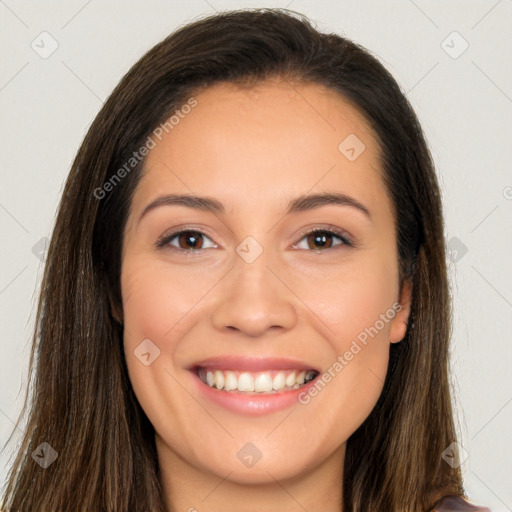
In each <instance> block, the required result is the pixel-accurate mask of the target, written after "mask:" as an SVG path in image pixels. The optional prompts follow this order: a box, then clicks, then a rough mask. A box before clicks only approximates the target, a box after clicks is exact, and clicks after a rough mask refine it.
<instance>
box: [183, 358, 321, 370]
mask: <svg viewBox="0 0 512 512" xmlns="http://www.w3.org/2000/svg"><path fill="white" fill-rule="evenodd" d="M197 368H211V369H213V370H242V371H248V372H251V371H252V372H257V371H265V370H288V369H296V370H315V371H318V370H316V368H315V367H313V366H311V365H310V364H307V363H303V362H301V361H297V360H295V359H288V358H282V357H279V358H277V357H250V356H234V355H228V356H216V357H209V358H208V359H203V360H202V361H198V362H196V363H193V364H192V365H190V366H189V368H188V369H189V370H194V369H197Z"/></svg>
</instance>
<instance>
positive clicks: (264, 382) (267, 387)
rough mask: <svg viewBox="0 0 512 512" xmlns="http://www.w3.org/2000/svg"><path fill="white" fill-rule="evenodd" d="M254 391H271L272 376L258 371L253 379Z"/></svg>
mask: <svg viewBox="0 0 512 512" xmlns="http://www.w3.org/2000/svg"><path fill="white" fill-rule="evenodd" d="M254 391H265V392H267V393H268V392H269V391H272V377H271V376H270V375H269V374H268V373H260V374H259V375H258V376H257V377H256V379H254Z"/></svg>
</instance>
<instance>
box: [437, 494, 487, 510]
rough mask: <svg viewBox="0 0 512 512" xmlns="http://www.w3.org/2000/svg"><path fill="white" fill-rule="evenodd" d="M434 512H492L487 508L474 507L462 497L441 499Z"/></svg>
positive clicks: (449, 496)
mask: <svg viewBox="0 0 512 512" xmlns="http://www.w3.org/2000/svg"><path fill="white" fill-rule="evenodd" d="M431 510H432V512H460V511H464V512H491V509H489V508H487V507H481V506H477V505H472V504H471V503H469V502H467V501H466V500H465V499H463V498H461V497H460V496H452V495H447V496H444V497H443V498H441V499H440V500H439V501H438V502H437V503H436V505H435V507H434V508H433V509H431Z"/></svg>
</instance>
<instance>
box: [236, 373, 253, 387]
mask: <svg viewBox="0 0 512 512" xmlns="http://www.w3.org/2000/svg"><path fill="white" fill-rule="evenodd" d="M238 391H254V379H253V377H252V375H251V374H250V373H247V372H244V373H241V374H240V376H239V377H238Z"/></svg>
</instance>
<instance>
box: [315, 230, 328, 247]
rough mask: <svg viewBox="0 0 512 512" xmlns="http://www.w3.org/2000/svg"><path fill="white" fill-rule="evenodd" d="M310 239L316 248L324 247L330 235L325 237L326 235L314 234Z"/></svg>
mask: <svg viewBox="0 0 512 512" xmlns="http://www.w3.org/2000/svg"><path fill="white" fill-rule="evenodd" d="M311 237H312V239H313V242H314V244H315V245H316V246H321V247H324V246H325V245H326V243H327V241H326V240H327V238H329V237H330V235H327V234H325V233H324V234H319V233H315V234H313V235H311Z"/></svg>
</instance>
